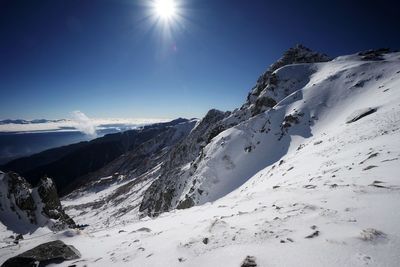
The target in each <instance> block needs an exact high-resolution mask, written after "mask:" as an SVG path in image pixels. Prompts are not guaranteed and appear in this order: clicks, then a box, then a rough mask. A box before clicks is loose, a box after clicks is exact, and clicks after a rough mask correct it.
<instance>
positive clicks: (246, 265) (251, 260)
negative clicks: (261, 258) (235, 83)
mask: <svg viewBox="0 0 400 267" xmlns="http://www.w3.org/2000/svg"><path fill="white" fill-rule="evenodd" d="M256 266H257V263H256V258H255V257H253V256H247V257H246V258H245V259H244V261H243V263H242V265H240V267H256Z"/></svg>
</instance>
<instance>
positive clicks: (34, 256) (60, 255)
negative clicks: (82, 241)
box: [1, 240, 81, 267]
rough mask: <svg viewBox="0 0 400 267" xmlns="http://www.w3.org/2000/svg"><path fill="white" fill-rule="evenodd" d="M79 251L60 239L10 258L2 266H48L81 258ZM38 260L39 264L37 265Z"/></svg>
mask: <svg viewBox="0 0 400 267" xmlns="http://www.w3.org/2000/svg"><path fill="white" fill-rule="evenodd" d="M80 257H81V255H80V253H79V251H78V250H77V249H76V248H75V247H73V246H68V245H66V244H64V242H62V241H60V240H56V241H52V242H48V243H44V244H41V245H39V246H37V247H34V248H33V249H31V250H28V251H25V252H24V253H22V254H19V255H18V256H15V257H12V258H10V259H8V260H7V261H6V262H4V263H3V265H1V267H21V266H27V267H28V266H47V265H48V264H52V263H61V262H63V261H66V260H74V259H78V258H80ZM37 262H38V263H39V265H37Z"/></svg>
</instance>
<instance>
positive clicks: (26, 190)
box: [2, 172, 36, 224]
mask: <svg viewBox="0 0 400 267" xmlns="http://www.w3.org/2000/svg"><path fill="white" fill-rule="evenodd" d="M4 179H5V180H4V181H5V182H8V192H7V198H9V199H10V200H13V203H15V205H16V206H17V207H18V208H19V209H20V210H21V211H23V212H24V213H25V214H26V216H27V218H28V219H29V221H30V222H31V223H33V224H35V223H36V216H35V210H36V205H35V202H34V200H33V197H32V195H31V191H32V190H31V186H30V184H29V183H28V182H27V181H26V180H25V179H24V178H23V177H21V176H19V175H18V174H17V173H15V172H10V173H8V177H6V178H4ZM2 206H3V205H2ZM11 209H12V210H16V207H15V206H14V205H11Z"/></svg>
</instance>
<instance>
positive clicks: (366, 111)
mask: <svg viewBox="0 0 400 267" xmlns="http://www.w3.org/2000/svg"><path fill="white" fill-rule="evenodd" d="M377 110H378V109H377V108H364V109H359V110H356V111H354V112H353V113H352V114H351V115H350V116H349V117H347V119H346V123H352V122H356V121H358V120H359V119H361V118H364V117H365V116H368V115H371V114H372V113H375V112H376V111H377Z"/></svg>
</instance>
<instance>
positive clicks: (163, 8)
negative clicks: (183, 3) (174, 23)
mask: <svg viewBox="0 0 400 267" xmlns="http://www.w3.org/2000/svg"><path fill="white" fill-rule="evenodd" d="M153 8H154V12H155V14H156V15H157V17H159V18H161V19H163V20H170V19H173V18H174V17H175V16H176V15H177V8H176V3H175V0H155V1H154V7H153Z"/></svg>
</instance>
